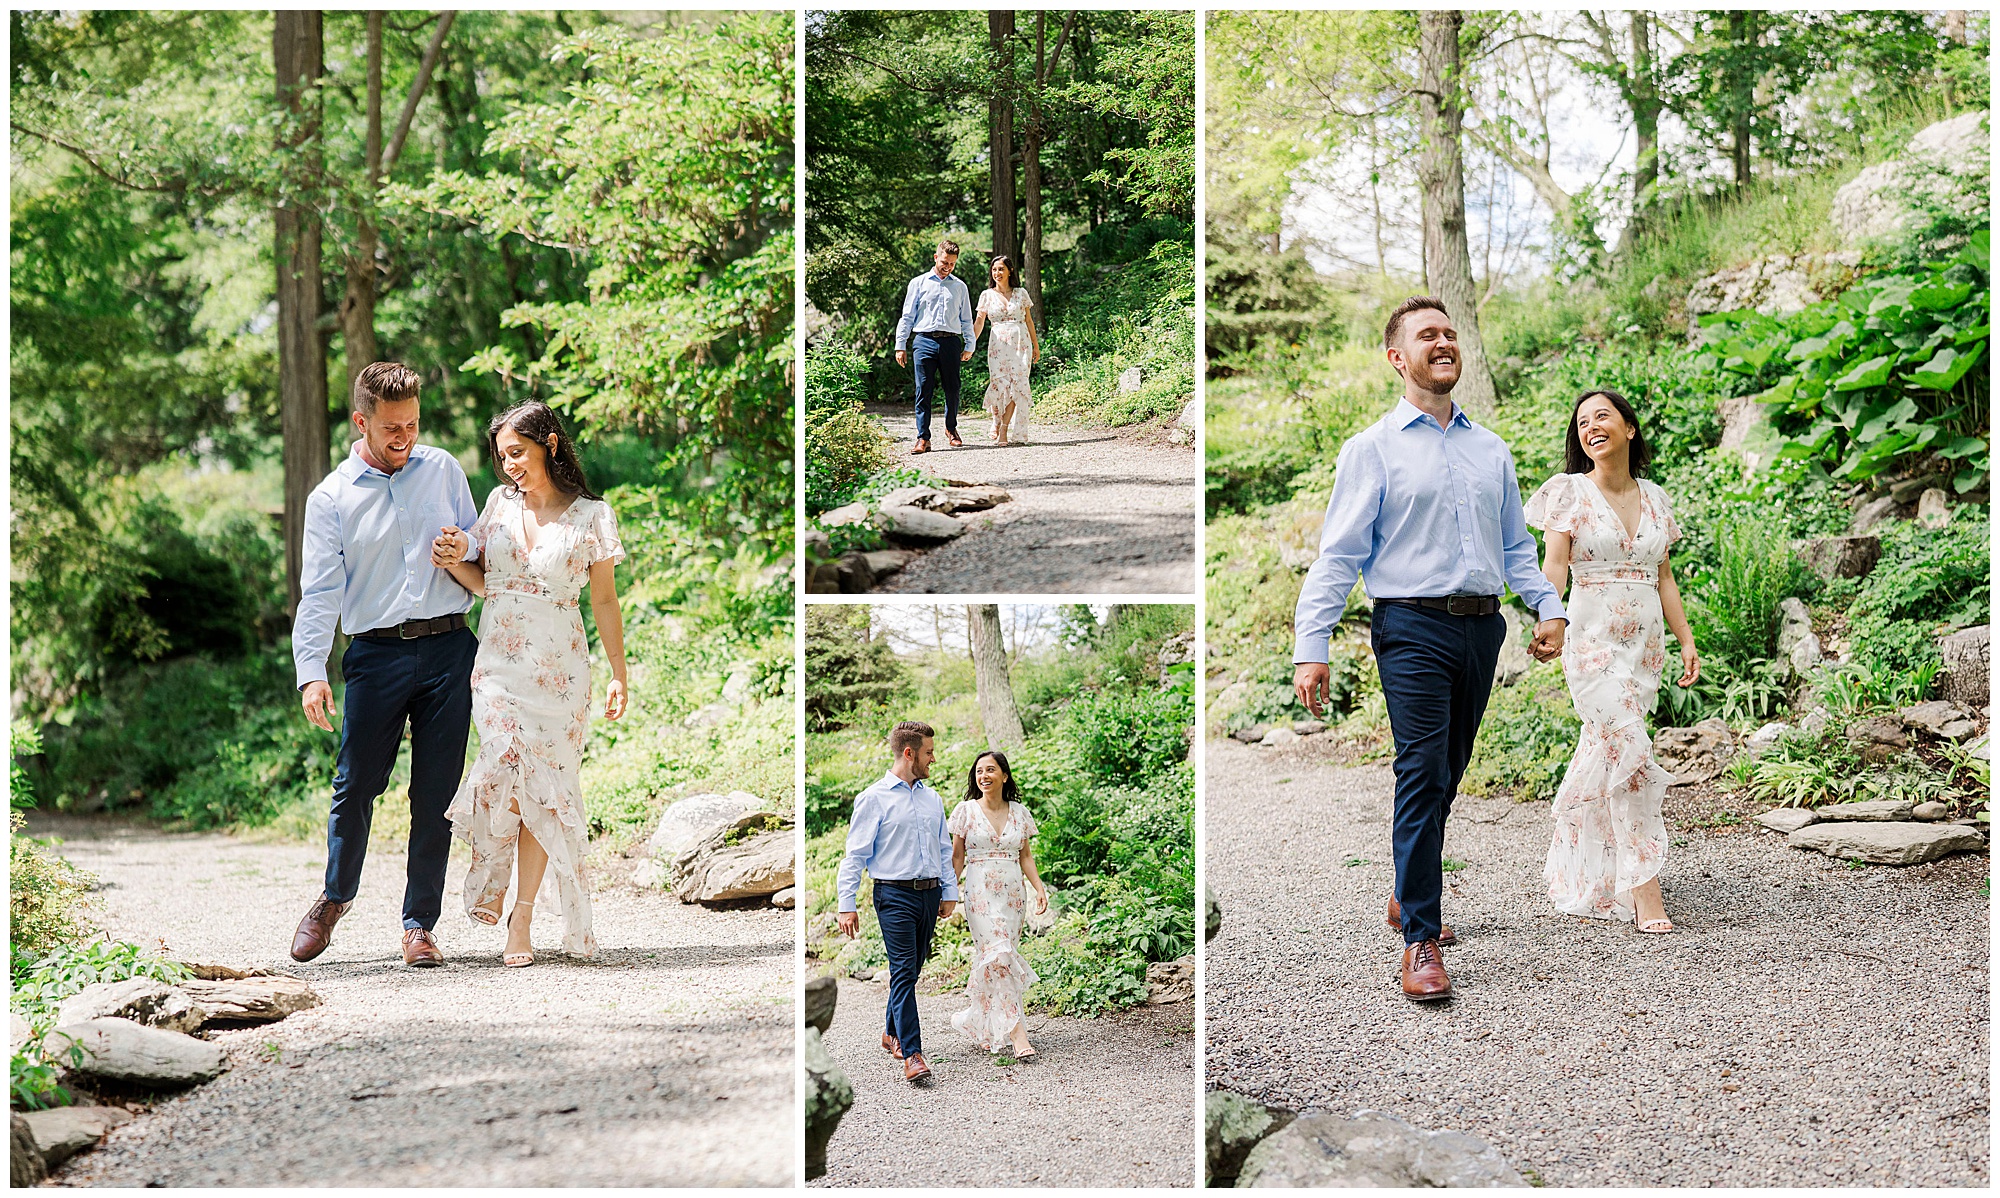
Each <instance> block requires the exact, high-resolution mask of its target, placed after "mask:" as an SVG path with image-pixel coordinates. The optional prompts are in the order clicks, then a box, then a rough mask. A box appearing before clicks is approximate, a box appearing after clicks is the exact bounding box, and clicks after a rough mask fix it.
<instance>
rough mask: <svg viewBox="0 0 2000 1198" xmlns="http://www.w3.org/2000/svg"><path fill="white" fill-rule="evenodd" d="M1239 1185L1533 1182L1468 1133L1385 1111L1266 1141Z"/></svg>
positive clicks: (1296, 1127)
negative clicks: (1431, 1127) (1416, 1122)
mask: <svg viewBox="0 0 2000 1198" xmlns="http://www.w3.org/2000/svg"><path fill="white" fill-rule="evenodd" d="M1236 1184H1237V1185H1238V1186H1255V1187H1264V1188H1278V1187H1305V1186H1329V1187H1338V1188H1342V1189H1352V1188H1357V1187H1364V1186H1365V1187H1387V1188H1395V1189H1405V1188H1409V1187H1415V1186H1459V1187H1462V1186H1477V1187H1496V1186H1520V1187H1524V1188H1525V1187H1526V1186H1527V1184H1528V1183H1527V1181H1526V1180H1524V1179H1523V1178H1522V1177H1521V1175H1520V1174H1519V1173H1517V1172H1515V1171H1514V1168H1513V1166H1511V1165H1509V1164H1508V1163H1507V1162H1506V1160H1504V1159H1503V1158H1502V1157H1501V1156H1500V1154H1499V1153H1498V1152H1497V1151H1495V1150H1494V1148H1493V1146H1492V1145H1490V1144H1488V1143H1487V1142H1486V1141H1484V1140H1482V1139H1480V1138H1479V1137H1477V1136H1473V1135H1468V1134H1466V1133H1465V1132H1461V1131H1425V1130H1423V1129H1421V1128H1417V1127H1412V1126H1411V1125H1410V1124H1408V1123H1405V1122H1403V1121H1402V1120H1401V1119H1398V1118H1397V1117H1396V1116H1394V1115H1391V1114H1388V1113H1387V1112H1385V1111H1359V1112H1356V1114H1355V1115H1354V1117H1353V1118H1352V1119H1343V1118H1341V1117H1340V1116H1338V1115H1304V1116H1301V1117H1300V1118H1298V1119H1296V1120H1294V1121H1293V1122H1292V1123H1291V1124H1290V1125H1289V1126H1287V1127H1285V1128H1283V1129H1282V1130H1280V1131H1278V1132H1275V1133H1273V1134H1272V1135H1270V1136H1267V1137H1265V1138H1264V1139H1263V1140H1261V1141H1259V1142H1258V1144H1257V1146H1256V1147H1255V1148H1252V1149H1251V1150H1250V1155H1249V1157H1248V1158H1247V1159H1245V1160H1244V1162H1243V1171H1242V1173H1241V1174H1240V1175H1238V1177H1237V1179H1236Z"/></svg>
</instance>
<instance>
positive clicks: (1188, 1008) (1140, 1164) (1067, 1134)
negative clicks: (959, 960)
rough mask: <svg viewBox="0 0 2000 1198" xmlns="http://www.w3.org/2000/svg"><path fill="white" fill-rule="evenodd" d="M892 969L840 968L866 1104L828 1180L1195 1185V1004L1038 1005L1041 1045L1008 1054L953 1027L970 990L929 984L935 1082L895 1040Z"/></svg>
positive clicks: (843, 1007) (837, 1050) (855, 1077)
mask: <svg viewBox="0 0 2000 1198" xmlns="http://www.w3.org/2000/svg"><path fill="white" fill-rule="evenodd" d="M888 993H889V988H888V985H887V984H886V983H885V982H875V983H869V982H856V981H854V980H852V979H850V978H842V979H841V981H840V1002H839V1005H838V1007H837V1008H836V1010H835V1014H834V1020H833V1029H832V1031H831V1032H829V1033H828V1035H827V1037H826V1046H827V1051H828V1052H830V1053H832V1054H833V1058H834V1059H835V1060H836V1061H838V1062H840V1067H841V1068H842V1069H843V1070H844V1071H845V1072H846V1073H847V1077H848V1080H849V1081H850V1082H852V1083H853V1085H854V1106H853V1107H852V1109H850V1110H849V1111H848V1112H847V1114H846V1116H845V1117H844V1118H842V1119H841V1121H840V1127H839V1128H838V1129H837V1130H836V1131H835V1132H834V1133H833V1139H832V1141H831V1142H829V1143H828V1145H827V1150H826V1163H827V1173H826V1176H825V1177H822V1178H820V1179H818V1180H817V1181H814V1182H813V1183H812V1184H813V1185H815V1186H933V1187H935V1186H981V1187H992V1188H1001V1187H1008V1186H1084V1187H1103V1186H1190V1185H1192V1184H1193V1182H1194V1177H1195V1154H1196V1150H1197V1145H1196V1138H1197V1137H1196V1130H1195V1115H1194V1107H1195V1091H1194V1061H1195V1051H1194V1004H1192V1003H1179V1004H1175V1005H1173V1006H1168V1007H1159V1008H1151V1009H1148V1008H1140V1009H1138V1010H1134V1011H1128V1012H1125V1013H1123V1014H1120V1015H1112V1016H1106V1017H1104V1018H1100V1019H1069V1018H1059V1017H1045V1016H1029V1019H1028V1038H1029V1040H1031V1041H1032V1042H1033V1043H1034V1045H1035V1049H1036V1053H1037V1056H1038V1057H1039V1058H1040V1059H1038V1060H1036V1061H1035V1062H1034V1063H1032V1064H1028V1065H1012V1066H1007V1067H1004V1068H1003V1067H1001V1066H998V1065H995V1064H994V1063H993V1061H994V1058H992V1057H989V1056H988V1055H987V1054H986V1053H984V1052H982V1051H980V1050H979V1049H977V1048H975V1047H973V1046H972V1045H971V1043H970V1042H968V1041H967V1040H966V1039H965V1038H964V1037H963V1036H960V1035H959V1034H958V1033H957V1032H956V1031H954V1030H952V1026H951V1016H952V1013H953V1012H954V1011H957V1010H959V1009H960V1008H962V1007H963V1006H964V1005H965V996H964V995H963V994H962V993H954V994H940V995H935V996H920V997H919V998H918V1000H917V1002H918V1008H919V1010H920V1011H921V1012H922V1019H923V1024H924V1059H925V1060H926V1061H928V1062H930V1066H931V1070H932V1072H933V1074H934V1078H933V1081H932V1083H931V1084H930V1085H929V1086H925V1087H918V1086H912V1085H911V1084H909V1083H908V1082H906V1081H904V1080H903V1066H902V1062H900V1061H896V1060H893V1059H892V1058H891V1057H890V1056H889V1054H888V1053H886V1052H883V1051H882V1008H883V1006H884V1004H885V1003H886V1002H887V1000H888Z"/></svg>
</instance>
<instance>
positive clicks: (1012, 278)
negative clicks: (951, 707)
mask: <svg viewBox="0 0 2000 1198" xmlns="http://www.w3.org/2000/svg"><path fill="white" fill-rule="evenodd" d="M995 262H1005V263H1006V264H1007V286H1009V287H1014V288H1018V287H1020V285H1021V272H1020V271H1018V270H1015V269H1014V260H1013V259H1012V258H1009V257H1008V256H1007V255H1005V254H995V255H993V257H992V258H990V259H988V260H987V262H986V278H987V280H988V281H989V282H990V281H992V278H993V264H994V263H995ZM973 764H975V765H976V764H978V763H977V762H974V763H973Z"/></svg>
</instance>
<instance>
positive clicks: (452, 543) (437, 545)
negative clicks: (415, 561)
mask: <svg viewBox="0 0 2000 1198" xmlns="http://www.w3.org/2000/svg"><path fill="white" fill-rule="evenodd" d="M466 544H467V541H466V536H465V534H464V533H463V532H460V531H459V529H458V526H457V525H455V524H448V525H446V526H445V527H444V528H443V529H441V530H439V532H438V535H437V539H436V540H434V541H432V542H431V565H433V566H436V567H437V568H438V569H440V570H448V569H450V568H451V567H453V566H456V565H457V564H458V563H460V562H462V561H464V560H465V550H466Z"/></svg>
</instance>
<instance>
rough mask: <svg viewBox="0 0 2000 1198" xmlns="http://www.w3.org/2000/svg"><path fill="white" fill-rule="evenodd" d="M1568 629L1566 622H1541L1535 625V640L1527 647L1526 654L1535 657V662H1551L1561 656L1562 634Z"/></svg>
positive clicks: (1567, 622)
mask: <svg viewBox="0 0 2000 1198" xmlns="http://www.w3.org/2000/svg"><path fill="white" fill-rule="evenodd" d="M1568 628H1569V621H1568V620H1543V621H1542V622H1541V623H1539V624H1537V625H1535V640H1534V643H1533V644H1532V645H1530V646H1528V652H1530V653H1532V654H1534V655H1535V660H1536V661H1553V660H1555V659H1556V658H1558V657H1560V656H1562V651H1563V632H1564V631H1565V630H1566V629H1568Z"/></svg>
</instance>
